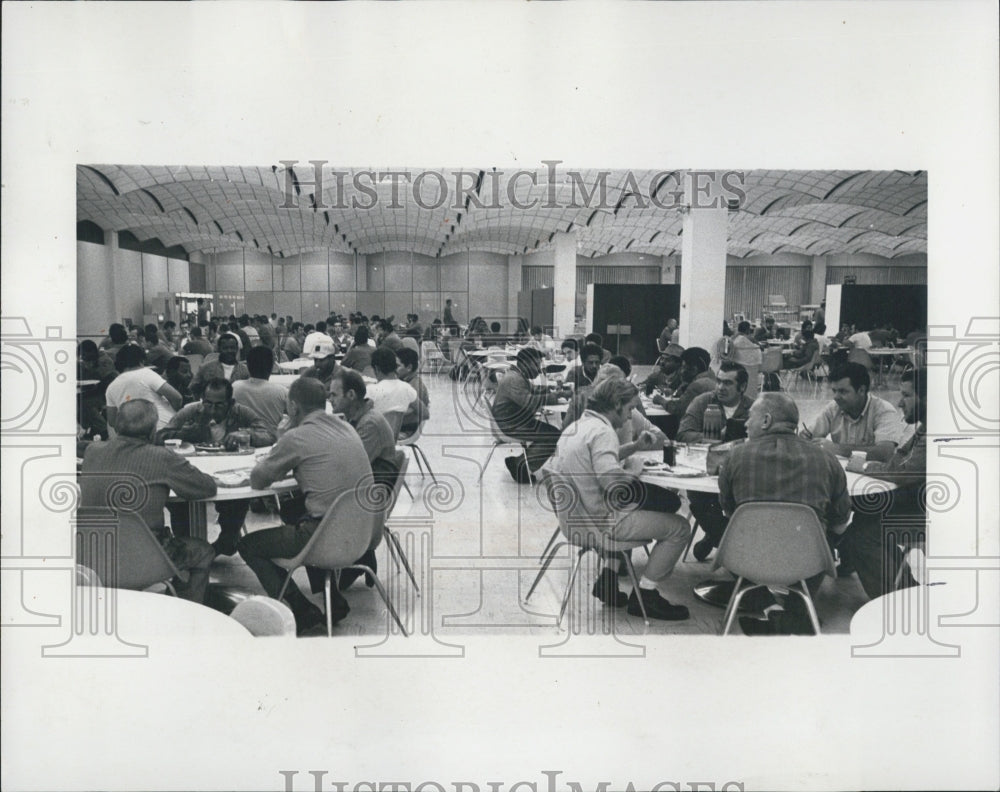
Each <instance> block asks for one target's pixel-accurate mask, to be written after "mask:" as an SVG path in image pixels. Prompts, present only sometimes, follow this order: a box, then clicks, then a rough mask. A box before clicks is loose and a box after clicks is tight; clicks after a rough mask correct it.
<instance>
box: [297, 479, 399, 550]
mask: <svg viewBox="0 0 1000 792" xmlns="http://www.w3.org/2000/svg"><path fill="white" fill-rule="evenodd" d="M372 486H373V482H372V480H371V479H367V480H366V481H362V482H361V483H360V484H359V485H358V488H357V489H350V490H348V491H346V492H343V493H341V494H340V496H339V497H338V498H337V499H336V500H335V501H334V502H333V503H332V504H331V505H330V508H329V509H327V511H326V514H325V515H323V519H322V520H321V521H320V523H319V525H317V526H316V530H315V531H314V532H313V535H312V537H311V538H310V540H309V543H308V544H307V545H306V546H305V548H304V549H303V551H302V553H301V554H300V556H301V563H303V564H305V565H308V566H314V567H319V568H320V569H340V568H341V567H345V566H350V565H351V564H353V563H354V562H355V561H356V560H357V559H359V558H360V557H361V556H362V555H363V554H364V552H365V551H366V550H367V549H368V545H369V543H370V542H371V539H372V535H373V534H374V532H375V530H376V523H377V521H379V520H381V516H382V513H383V509H384V508H385V502H384V501H385V498H384V496H383V495H382V494H381V493H378V492H373V490H372ZM378 525H379V527H380V526H381V523H378Z"/></svg>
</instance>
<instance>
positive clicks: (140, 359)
mask: <svg viewBox="0 0 1000 792" xmlns="http://www.w3.org/2000/svg"><path fill="white" fill-rule="evenodd" d="M145 362H146V350H144V349H143V348H142V347H141V346H138V345H137V344H126V345H125V346H123V347H122V348H121V349H120V350H118V354H117V355H116V356H115V368H116V369H118V371H119V372H120V373H119V374H118V376H117V377H115V379H114V381H113V382H111V383H110V384H109V385H108V387H107V389H106V390H105V391H104V400H105V401H106V402H107V407H108V409H107V415H108V419H107V420H108V426H114V425H115V424H116V423H117V420H118V408H119V407H121V406H122V405H123V404H124V403H125V402H128V401H132V400H134V399H145V400H146V401H148V402H150V403H151V404H153V406H155V407H156V413H157V423H156V426H157V428H158V429H162V428H164V427H165V426H166V425H167V424H168V423H169V421H170V420H171V419H172V418H173V417H174V415H175V414H176V411H177V410H179V409H180V408H181V407H182V406H183V399H182V397H181V395H180V394H179V393H178V392H177V391H176V390H174V389H173V388H172V387H171V386H170V384H169V383H168V382H167V381H166V380H165V379H163V377H161V376H160V375H159V374H157V373H156V372H155V371H153V369H151V368H146V367H145V366H144V365H143V364H144V363H145Z"/></svg>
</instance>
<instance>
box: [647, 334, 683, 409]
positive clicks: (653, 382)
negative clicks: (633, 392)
mask: <svg viewBox="0 0 1000 792" xmlns="http://www.w3.org/2000/svg"><path fill="white" fill-rule="evenodd" d="M683 353H684V347H682V346H681V345H680V344H667V346H666V349H664V350H663V351H662V352H661V353H660V357H659V358H657V361H656V366H655V367H654V368H653V370H652V371H651V372H650V374H649V376H648V377H647V378H646V381H645V382H643V383H642V386H641V387H642V389H643V390H644V391H645V392H646V395H647V396H650V395H652V393H653V391H654V390H659V391H660V392H661V394H660V395H662V396H669V395H670V394H671V393H673V392H674V391H675V390H677V389H678V388H679V387H680V385H681V355H682V354H683Z"/></svg>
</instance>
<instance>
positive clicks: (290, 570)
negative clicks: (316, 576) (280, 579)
mask: <svg viewBox="0 0 1000 792" xmlns="http://www.w3.org/2000/svg"><path fill="white" fill-rule="evenodd" d="M294 571H295V570H293V569H289V570H288V574H287V575H286V576H285V582H284V583H282V584H281V591H279V592H278V599H279V600H280V599H283V598H284V596H285V590H286V589H287V588H288V583H289V581H290V580H291V579H292V572H294Z"/></svg>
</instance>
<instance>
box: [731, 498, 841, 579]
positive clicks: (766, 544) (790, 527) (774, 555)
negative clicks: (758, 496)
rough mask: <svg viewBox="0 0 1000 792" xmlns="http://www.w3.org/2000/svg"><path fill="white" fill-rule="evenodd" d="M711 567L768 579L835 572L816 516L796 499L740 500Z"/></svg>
mask: <svg viewBox="0 0 1000 792" xmlns="http://www.w3.org/2000/svg"><path fill="white" fill-rule="evenodd" d="M715 567H716V568H718V567H724V568H725V569H728V570H729V571H730V572H732V573H733V574H736V575H740V576H742V577H744V578H746V579H747V580H752V581H753V582H755V583H761V584H767V585H789V584H791V583H795V582H797V581H799V580H805V579H807V578H810V577H812V576H813V575H816V574H819V573H820V572H825V573H826V574H828V575H831V576H832V575H835V574H836V568H835V566H834V561H833V555H832V554H831V552H830V545H829V544H828V543H827V541H826V532H825V531H824V530H823V526H822V525H821V524H820V521H819V517H818V516H817V515H816V512H815V511H813V510H812V509H811V508H810V507H808V506H805V505H803V504H801V503H772V502H759V503H744V504H742V505H741V506H740V507H739V508H738V509H736V511H735V512H734V513H733V516H732V517H731V518H730V519H729V525H728V526H727V528H726V532H725V533H724V534H723V536H722V541H721V542H720V543H719V552H718V554H717V556H716V561H715Z"/></svg>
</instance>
